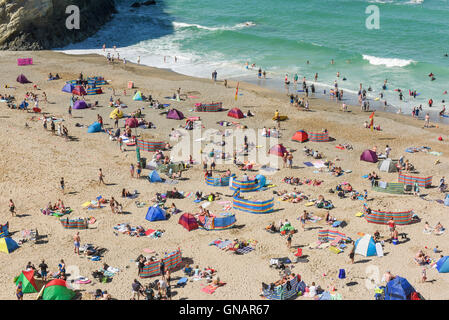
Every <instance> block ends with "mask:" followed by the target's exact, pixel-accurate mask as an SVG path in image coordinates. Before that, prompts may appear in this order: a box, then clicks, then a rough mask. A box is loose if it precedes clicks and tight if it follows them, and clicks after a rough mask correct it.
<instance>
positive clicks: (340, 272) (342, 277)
mask: <svg viewBox="0 0 449 320" xmlns="http://www.w3.org/2000/svg"><path fill="white" fill-rule="evenodd" d="M338 278H339V279H344V278H346V271H345V269H340V271H339V272H338Z"/></svg>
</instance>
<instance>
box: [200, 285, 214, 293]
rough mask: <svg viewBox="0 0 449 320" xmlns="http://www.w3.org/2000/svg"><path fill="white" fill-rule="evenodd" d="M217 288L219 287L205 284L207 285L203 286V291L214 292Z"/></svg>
mask: <svg viewBox="0 0 449 320" xmlns="http://www.w3.org/2000/svg"><path fill="white" fill-rule="evenodd" d="M215 290H217V288H216V287H214V286H212V285H208V286H205V287H203V288H201V291H203V292H206V293H208V294H212V293H214V292H215Z"/></svg>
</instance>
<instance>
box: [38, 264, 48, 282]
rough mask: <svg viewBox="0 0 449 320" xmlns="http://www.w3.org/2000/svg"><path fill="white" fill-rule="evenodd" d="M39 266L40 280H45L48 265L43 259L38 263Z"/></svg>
mask: <svg viewBox="0 0 449 320" xmlns="http://www.w3.org/2000/svg"><path fill="white" fill-rule="evenodd" d="M39 268H40V269H41V277H42V281H44V282H46V281H47V269H48V265H47V264H46V263H45V260H42V262H41V264H40V265H39Z"/></svg>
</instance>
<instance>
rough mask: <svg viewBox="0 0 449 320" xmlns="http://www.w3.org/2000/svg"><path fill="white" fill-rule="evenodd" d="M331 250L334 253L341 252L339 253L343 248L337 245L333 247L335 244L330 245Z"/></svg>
mask: <svg viewBox="0 0 449 320" xmlns="http://www.w3.org/2000/svg"><path fill="white" fill-rule="evenodd" d="M329 250H330V251H331V252H333V253H336V254H339V253H341V252H343V250H341V249H339V248H337V247H333V246H330V247H329Z"/></svg>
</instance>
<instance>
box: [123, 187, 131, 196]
mask: <svg viewBox="0 0 449 320" xmlns="http://www.w3.org/2000/svg"><path fill="white" fill-rule="evenodd" d="M130 196H131V193H130V192H129V191H128V190H126V189H125V188H123V190H122V198H126V197H130Z"/></svg>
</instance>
